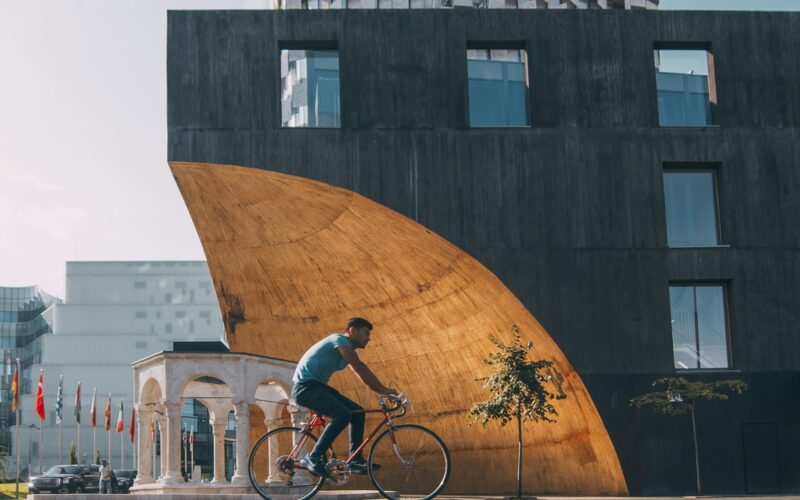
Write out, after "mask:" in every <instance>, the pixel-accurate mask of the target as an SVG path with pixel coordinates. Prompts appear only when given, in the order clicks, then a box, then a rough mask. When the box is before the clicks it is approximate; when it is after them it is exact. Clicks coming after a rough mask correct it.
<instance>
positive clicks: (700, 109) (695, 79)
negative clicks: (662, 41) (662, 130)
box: [654, 49, 716, 127]
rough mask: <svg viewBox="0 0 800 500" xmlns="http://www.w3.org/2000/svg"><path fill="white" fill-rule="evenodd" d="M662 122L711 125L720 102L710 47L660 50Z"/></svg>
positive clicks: (658, 83)
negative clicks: (715, 108) (713, 105)
mask: <svg viewBox="0 0 800 500" xmlns="http://www.w3.org/2000/svg"><path fill="white" fill-rule="evenodd" d="M654 54H655V63H656V89H657V92H658V123H659V125H661V126H662V127H664V126H667V127H669V126H673V127H674V126H703V125H710V124H711V123H712V121H711V105H712V104H716V91H715V89H714V82H713V79H710V78H709V72H710V71H709V70H711V74H713V66H712V65H713V62H712V61H713V59H712V56H711V53H710V52H708V51H706V50H673V49H664V50H656V51H654Z"/></svg>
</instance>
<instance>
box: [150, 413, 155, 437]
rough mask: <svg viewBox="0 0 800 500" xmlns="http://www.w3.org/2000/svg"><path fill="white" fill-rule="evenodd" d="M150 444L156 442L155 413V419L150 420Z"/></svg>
mask: <svg viewBox="0 0 800 500" xmlns="http://www.w3.org/2000/svg"><path fill="white" fill-rule="evenodd" d="M150 442H151V443H155V442H156V414H155V413H153V419H152V420H150Z"/></svg>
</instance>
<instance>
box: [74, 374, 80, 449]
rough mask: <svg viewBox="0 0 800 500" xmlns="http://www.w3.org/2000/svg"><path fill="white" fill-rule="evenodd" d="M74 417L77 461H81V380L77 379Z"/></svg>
mask: <svg viewBox="0 0 800 500" xmlns="http://www.w3.org/2000/svg"><path fill="white" fill-rule="evenodd" d="M75 407H76V410H75V419H76V420H77V421H78V445H77V446H76V449H77V451H78V456H77V459H78V463H81V413H80V412H81V381H80V380H79V381H78V394H77V396H76V400H75Z"/></svg>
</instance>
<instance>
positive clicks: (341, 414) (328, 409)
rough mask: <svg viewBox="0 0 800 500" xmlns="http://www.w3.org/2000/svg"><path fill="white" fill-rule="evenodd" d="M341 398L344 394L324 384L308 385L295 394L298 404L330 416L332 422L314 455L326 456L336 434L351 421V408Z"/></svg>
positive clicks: (315, 447) (321, 436) (315, 448)
mask: <svg viewBox="0 0 800 500" xmlns="http://www.w3.org/2000/svg"><path fill="white" fill-rule="evenodd" d="M340 398H343V396H341V395H340V394H339V393H338V392H336V391H335V390H333V389H331V388H330V387H327V386H324V385H322V384H311V385H307V386H305V387H302V388H301V389H300V390H299V391H298V392H297V393H296V394H295V400H296V401H297V403H298V404H300V405H302V406H305V407H306V408H309V409H311V410H314V411H315V412H316V413H318V414H320V415H325V416H326V417H328V418H330V422H329V423H328V425H327V426H325V430H324V431H322V435H320V437H319V440H318V441H317V444H316V445H314V449H313V450H311V455H312V456H315V457H322V458H324V457H325V451H326V450H327V449H328V448H330V447H331V445H332V444H333V441H334V439H336V436H338V435H339V434H340V433H341V432H342V431H343V430H344V428H345V427H347V424H349V423H350V418H351V415H350V409H349V408H348V407H347V405H346V404H345V403H344V402H343V401H342V400H341V399H340ZM345 399H346V398H345ZM348 401H349V400H348ZM351 403H352V402H351ZM353 404H355V403H353ZM362 435H363V423H362Z"/></svg>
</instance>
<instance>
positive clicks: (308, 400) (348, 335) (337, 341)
mask: <svg viewBox="0 0 800 500" xmlns="http://www.w3.org/2000/svg"><path fill="white" fill-rule="evenodd" d="M371 332H372V324H371V323H370V322H369V321H367V320H366V319H364V318H351V319H350V320H349V321H348V322H347V326H346V327H345V331H344V333H343V334H340V333H333V334H331V335H329V336H327V337H325V338H324V339H322V340H320V341H319V342H317V343H316V344H314V345H313V346H312V347H311V348H310V349H309V350H308V351H306V353H305V354H303V357H302V358H300V361H299V362H298V363H297V368H296V369H295V371H294V376H293V377H292V382H293V384H294V385H293V386H292V398H293V399H294V400H295V401H296V402H297V404H299V405H301V406H304V407H306V408H309V409H311V410H313V411H314V412H316V413H318V414H320V415H325V416H327V417H328V418H330V423H329V424H328V425H327V426H326V427H325V430H324V431H323V432H322V435H320V437H319V440H318V441H317V444H316V445H315V446H314V449H313V450H311V452H310V453H309V454H308V455H306V456H305V457H304V458H303V459H302V460H301V461H300V465H301V466H303V467H306V468H307V469H308V470H309V471H310V472H311V473H312V474H314V475H317V476H324V475H325V474H326V471H325V461H326V460H325V451H326V450H327V449H328V448H330V446H331V445H332V444H333V441H334V440H335V439H336V437H337V436H338V435H339V434H340V433H341V432H342V431H343V430H344V428H345V427H347V425H348V424H350V453H353V452H355V450H356V449H357V448H358V447H359V445H361V442H362V441H363V440H364V422H365V416H364V414H363V413H351V412H352V410H363V408H362V407H361V406H359V405H358V404H356V403H354V402H353V401H351V400H349V399H347V398H346V397H344V396H342V395H341V394H339V392H337V391H336V390H335V389H334V388H332V387H330V386H329V385H328V380H329V379H330V378H331V375H333V374H334V373H335V372H337V371H339V370H343V369H344V368H345V367H346V366H348V365H350V368H351V369H352V370H353V371H354V372H355V374H356V375H357V376H358V378H359V379H361V381H362V382H364V384H366V385H367V387H369V388H370V389H372V390H373V391H375V392H376V393H378V394H397V391H396V390H394V389H392V388H389V387H386V386H385V385H383V384H382V383H381V382H380V381H379V380H378V377H376V376H375V374H374V373H372V370H370V369H369V367H367V365H365V364H364V363H363V362H362V361H361V360H360V359H359V357H358V354H356V349H364V348H365V347H366V346H367V344H368V343H369V336H370V333H371ZM372 467H373V470H376V469H378V468H379V467H380V466H379V465H378V464H373V465H372ZM350 470H351V471H352V472H355V473H357V474H366V473H367V461H366V460H365V459H364V457H363V455H361V454H359V455H358V456H356V457H355V458H354V459H353V460H352V461H351V462H350Z"/></svg>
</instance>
